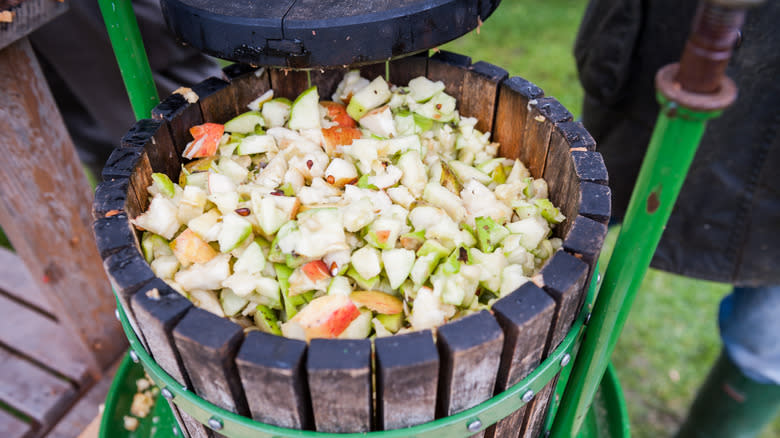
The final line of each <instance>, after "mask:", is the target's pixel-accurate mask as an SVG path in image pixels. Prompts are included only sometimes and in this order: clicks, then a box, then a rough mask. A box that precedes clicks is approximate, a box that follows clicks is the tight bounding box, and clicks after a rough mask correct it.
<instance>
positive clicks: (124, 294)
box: [103, 247, 155, 350]
mask: <svg viewBox="0 0 780 438" xmlns="http://www.w3.org/2000/svg"><path fill="white" fill-rule="evenodd" d="M103 268H104V269H105V270H106V272H108V276H109V278H110V279H111V283H112V284H113V285H114V289H115V290H116V295H117V298H118V301H119V304H120V305H121V306H122V309H123V310H124V311H125V313H126V314H127V319H128V321H129V322H130V326H132V327H133V331H134V332H135V334H136V336H138V339H139V340H141V344H143V345H144V347H146V339H145V338H144V336H143V333H141V331H140V330H139V329H138V323H137V322H136V320H135V316H134V315H133V312H132V309H131V308H130V299H131V298H132V297H133V295H134V294H135V293H136V292H137V291H138V290H139V289H140V288H141V286H143V285H144V284H146V283H148V282H149V281H151V280H152V279H153V278H155V276H154V273H153V272H152V268H150V267H149V264H148V263H146V260H145V259H144V258H143V256H142V255H141V254H140V253H139V252H138V249H137V248H135V247H127V248H124V249H120V250H119V251H117V252H115V253H113V254H111V255H109V256H108V257H106V258H105V259H104V260H103ZM147 350H148V348H147Z"/></svg>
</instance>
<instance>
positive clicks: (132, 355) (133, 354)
mask: <svg viewBox="0 0 780 438" xmlns="http://www.w3.org/2000/svg"><path fill="white" fill-rule="evenodd" d="M130 360H132V361H133V362H135V363H138V361H139V359H138V353H136V352H135V350H130Z"/></svg>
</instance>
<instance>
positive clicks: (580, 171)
mask: <svg viewBox="0 0 780 438" xmlns="http://www.w3.org/2000/svg"><path fill="white" fill-rule="evenodd" d="M571 156H572V158H573V160H574V171H575V173H576V174H577V178H579V179H580V180H581V181H588V182H593V183H597V184H605V185H606V184H608V183H609V175H608V174H607V166H606V165H605V164H604V157H602V156H601V154H600V153H598V152H591V151H577V150H574V151H572V152H571Z"/></svg>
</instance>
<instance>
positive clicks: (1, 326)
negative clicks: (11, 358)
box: [0, 295, 92, 385]
mask: <svg viewBox="0 0 780 438" xmlns="http://www.w3.org/2000/svg"><path fill="white" fill-rule="evenodd" d="M0 344H2V345H4V346H6V347H7V348H9V349H11V350H14V351H15V352H17V353H20V354H22V355H24V356H25V357H27V358H29V359H32V360H33V361H35V362H37V364H38V365H39V366H42V367H45V368H49V369H51V370H52V371H55V372H57V373H59V374H62V375H63V376H65V377H67V378H69V379H71V380H73V381H74V382H76V383H77V384H79V385H88V384H89V383H90V382H91V380H92V376H91V375H90V374H89V367H88V366H87V365H86V364H85V363H84V361H83V360H82V358H81V357H80V355H79V351H80V350H79V345H78V344H76V343H75V340H74V339H73V337H72V336H71V335H70V334H68V332H66V331H63V330H62V326H61V325H59V324H57V322H56V321H55V320H53V319H51V318H48V317H46V316H43V315H41V314H40V313H38V312H35V311H33V310H31V309H30V308H28V307H26V306H23V305H21V304H19V303H18V302H16V301H13V300H10V299H8V298H6V297H5V296H3V295H0Z"/></svg>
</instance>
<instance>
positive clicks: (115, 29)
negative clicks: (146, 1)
mask: <svg viewBox="0 0 780 438" xmlns="http://www.w3.org/2000/svg"><path fill="white" fill-rule="evenodd" d="M98 4H99V5H100V12H101V13H102V14H103V21H105V23H106V29H107V30H108V36H109V38H110V39H111V45H112V46H113V47H114V55H115V56H116V61H117V64H119V71H120V72H121V73H122V79H123V80H124V82H125V88H126V89H127V95H128V97H129V98H130V104H131V105H132V107H133V113H134V114H135V117H136V119H143V118H148V117H149V116H150V114H151V112H152V108H154V106H155V105H157V102H159V101H160V97H159V95H158V94H157V88H156V87H155V85H154V79H153V78H152V69H151V67H149V58H147V56H146V50H145V49H144V43H143V41H142V40H141V32H140V30H139V29H138V22H137V21H136V18H135V13H134V12H133V5H132V2H131V1H130V0H98Z"/></svg>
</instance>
